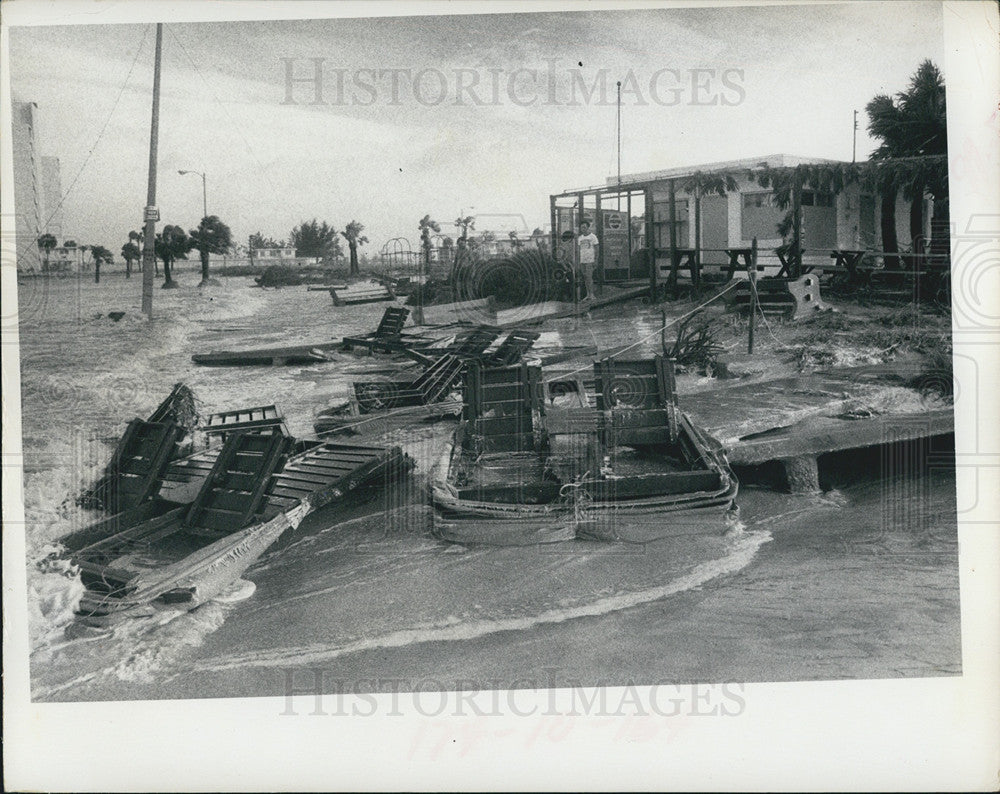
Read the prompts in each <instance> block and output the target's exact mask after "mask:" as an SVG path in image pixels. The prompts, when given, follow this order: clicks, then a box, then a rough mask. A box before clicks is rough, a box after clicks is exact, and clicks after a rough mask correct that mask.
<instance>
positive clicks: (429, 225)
mask: <svg viewBox="0 0 1000 794" xmlns="http://www.w3.org/2000/svg"><path fill="white" fill-rule="evenodd" d="M418 228H419V229H420V245H421V246H422V247H423V249H424V265H426V266H427V267H428V268H430V266H431V248H433V244H432V243H431V232H437V233H440V232H441V224H439V223H438V222H437V221H436V220H433V219H432V218H431V216H430V215H424V217H422V218H421V219H420V224H419V226H418Z"/></svg>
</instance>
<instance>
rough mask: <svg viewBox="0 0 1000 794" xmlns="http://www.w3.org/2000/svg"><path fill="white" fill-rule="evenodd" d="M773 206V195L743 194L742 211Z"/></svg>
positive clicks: (769, 193)
mask: <svg viewBox="0 0 1000 794" xmlns="http://www.w3.org/2000/svg"><path fill="white" fill-rule="evenodd" d="M774 206H775V204H774V194H773V193H771V192H767V193H744V194H743V209H761V208H765V207H774Z"/></svg>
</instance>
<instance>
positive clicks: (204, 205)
mask: <svg viewBox="0 0 1000 794" xmlns="http://www.w3.org/2000/svg"><path fill="white" fill-rule="evenodd" d="M205 182H206V177H205V174H202V175H201V209H202V215H201V217H203V218H207V217H208V186H207V185H206V184H205Z"/></svg>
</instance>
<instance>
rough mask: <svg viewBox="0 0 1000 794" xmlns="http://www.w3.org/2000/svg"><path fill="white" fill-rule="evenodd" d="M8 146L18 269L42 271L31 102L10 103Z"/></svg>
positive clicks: (40, 202)
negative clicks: (12, 158) (10, 157)
mask: <svg viewBox="0 0 1000 794" xmlns="http://www.w3.org/2000/svg"><path fill="white" fill-rule="evenodd" d="M12 111H13V112H12V118H11V145H12V147H13V150H14V212H15V218H14V227H15V235H16V236H15V238H14V245H15V248H16V250H17V269H18V270H29V271H30V270H34V271H38V270H40V269H41V265H42V257H41V252H40V251H39V250H38V238H39V237H40V236H41V235H42V234H43V229H44V220H43V218H44V215H45V207H44V195H43V193H44V191H43V188H42V163H41V156H40V155H39V153H38V136H37V122H38V106H37V105H36V104H35V103H34V102H21V101H19V100H14V102H13V103H12Z"/></svg>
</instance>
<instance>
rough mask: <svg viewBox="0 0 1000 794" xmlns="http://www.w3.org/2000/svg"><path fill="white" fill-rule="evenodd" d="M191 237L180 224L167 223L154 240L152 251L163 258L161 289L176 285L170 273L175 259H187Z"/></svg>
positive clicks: (190, 246)
mask: <svg viewBox="0 0 1000 794" xmlns="http://www.w3.org/2000/svg"><path fill="white" fill-rule="evenodd" d="M192 247H193V246H192V245H191V239H190V238H189V237H188V236H187V234H186V233H185V232H184V229H182V228H181V227H180V226H171V225H170V224H167V225H166V226H164V227H163V231H161V232H160V233H159V234H158V235H156V240H155V241H154V251H155V253H156V255H157V256H158V257H159V258H160V259H162V260H163V289H172V288H174V287H176V286H177V282H175V281H174V279H173V275H172V273H171V269H172V266H173V264H174V262H175V261H176V260H177V259H187V254H188V251H190V250H191V249H192Z"/></svg>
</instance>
